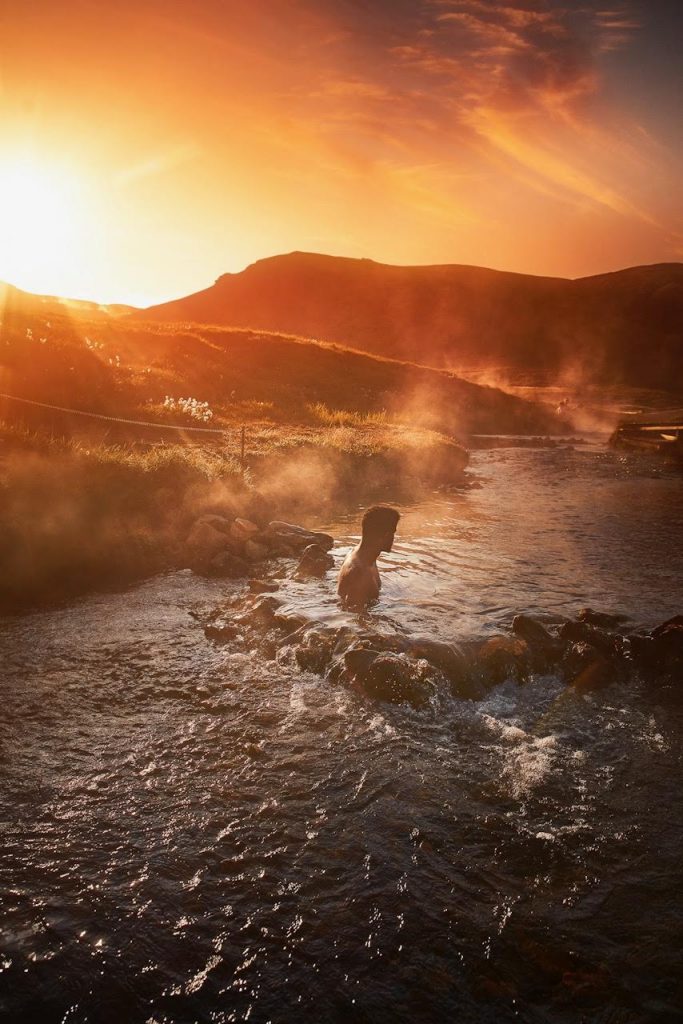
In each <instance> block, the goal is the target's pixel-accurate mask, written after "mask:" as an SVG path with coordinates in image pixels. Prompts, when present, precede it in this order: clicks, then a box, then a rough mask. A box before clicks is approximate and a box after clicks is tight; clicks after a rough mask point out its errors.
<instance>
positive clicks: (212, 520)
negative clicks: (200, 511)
mask: <svg viewBox="0 0 683 1024" xmlns="http://www.w3.org/2000/svg"><path fill="white" fill-rule="evenodd" d="M233 522H234V520H233V519H230V518H229V517H228V516H219V515H212V514H210V513H207V514H206V515H203V516H199V518H198V519H196V520H195V523H194V525H195V526H204V525H206V526H210V527H211V528H212V529H214V530H218V531H219V532H220V533H227V534H229V533H230V528H231V526H232V524H233Z"/></svg>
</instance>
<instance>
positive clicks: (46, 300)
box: [0, 281, 138, 319]
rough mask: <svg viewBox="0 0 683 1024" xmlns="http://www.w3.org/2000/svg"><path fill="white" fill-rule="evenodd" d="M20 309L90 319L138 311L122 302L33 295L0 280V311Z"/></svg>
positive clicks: (25, 311)
mask: <svg viewBox="0 0 683 1024" xmlns="http://www.w3.org/2000/svg"><path fill="white" fill-rule="evenodd" d="M3 309H5V310H7V309H9V310H13V309H16V310H21V311H22V312H23V313H24V314H31V313H35V314H40V313H49V312H53V313H55V314H60V315H64V314H66V315H69V314H73V315H74V316H79V317H80V316H87V317H90V318H92V319H96V318H98V317H104V318H106V317H116V316H125V315H126V314H130V313H135V312H138V310H137V307H136V306H126V305H124V304H123V303H116V302H115V303H110V304H109V305H107V304H104V305H103V304H100V303H98V302H89V301H88V300H87V299H64V298H60V297H59V296H57V295H35V294H34V293H33V292H26V291H23V290H22V289H21V288H15V286H14V285H11V284H6V283H5V282H3V281H0V311H2V310H3Z"/></svg>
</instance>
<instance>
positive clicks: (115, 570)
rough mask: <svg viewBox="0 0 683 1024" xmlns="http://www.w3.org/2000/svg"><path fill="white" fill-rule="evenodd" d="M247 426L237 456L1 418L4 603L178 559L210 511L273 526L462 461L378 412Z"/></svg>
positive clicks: (426, 479)
mask: <svg viewBox="0 0 683 1024" xmlns="http://www.w3.org/2000/svg"><path fill="white" fill-rule="evenodd" d="M248 439H249V440H248V446H247V448H246V451H245V455H244V463H243V464H241V460H240V457H239V455H238V454H237V452H236V451H235V449H234V447H233V448H228V447H223V446H222V447H216V446H202V445H197V444H163V445H147V446H139V445H138V446H135V445H127V446H122V445H106V444H102V443H97V442H94V443H90V444H87V443H84V442H82V441H81V442H78V443H67V442H63V441H53V442H48V441H46V440H45V439H44V438H40V437H37V436H35V435H29V434H22V433H20V432H17V431H14V432H9V431H6V432H5V435H4V438H3V441H2V458H1V461H0V491H1V493H2V499H3V500H2V512H0V560H1V562H2V565H3V573H2V579H1V580H0V610H2V611H4V612H12V611H22V610H25V609H26V608H29V607H33V606H38V605H45V604H50V603H54V602H56V601H60V600H63V599H68V598H70V597H75V596H77V595H79V594H84V593H87V592H88V591H90V590H98V589H107V588H111V587H118V586H124V585H126V584H127V583H130V582H132V581H133V580H135V579H140V578H143V577H145V576H149V575H152V574H153V573H156V572H160V571H162V570H164V569H172V568H183V567H184V566H186V565H187V564H188V557H189V554H188V547H187V538H188V535H189V534H190V531H191V529H192V526H193V524H194V523H195V522H196V521H197V520H198V519H200V518H201V517H202V516H207V515H215V516H229V517H231V518H232V519H235V518H237V517H239V518H243V519H245V520H247V521H249V522H255V524H257V525H258V526H265V525H266V524H267V523H268V522H269V521H270V520H273V519H283V518H291V517H297V518H300V517H304V518H305V517H306V516H309V515H312V514H316V515H321V514H325V513H328V514H329V513H330V511H331V509H332V508H343V507H347V506H354V505H357V504H358V503H359V502H360V501H362V500H366V499H368V500H371V499H372V498H373V496H376V495H380V494H382V493H385V492H386V491H387V490H390V491H391V493H392V494H393V495H394V496H395V497H398V496H403V497H404V498H405V497H407V496H414V495H415V494H416V493H419V490H420V489H421V488H424V487H434V486H444V485H447V486H453V485H455V486H461V485H463V483H464V479H465V478H464V470H465V467H466V465H467V461H468V456H467V452H466V451H465V449H464V448H463V447H462V446H461V445H459V444H457V443H456V442H455V441H454V440H453V439H452V438H449V437H446V436H445V435H443V434H439V433H437V432H434V431H428V430H415V429H409V428H407V427H404V426H401V425H389V424H385V423H383V422H382V421H378V422H373V421H363V420H361V419H357V420H356V421H355V422H354V421H353V420H351V419H347V421H346V422H343V423H341V424H336V423H332V424H329V425H322V426H318V427H315V428H312V427H310V428H306V427H299V428H294V427H289V428H287V427H284V426H281V427H280V428H279V429H275V428H274V427H272V426H267V425H266V426H264V425H261V426H259V425H253V426H252V427H251V428H250V430H249V435H248ZM240 554H241V555H244V552H243V551H242V552H240ZM258 560H259V557H258V554H257V555H256V556H255V557H252V561H254V562H258Z"/></svg>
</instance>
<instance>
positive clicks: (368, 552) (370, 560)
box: [356, 540, 382, 565]
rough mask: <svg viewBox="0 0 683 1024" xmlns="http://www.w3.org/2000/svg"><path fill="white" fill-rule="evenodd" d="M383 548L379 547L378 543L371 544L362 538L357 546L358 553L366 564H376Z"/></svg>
mask: <svg viewBox="0 0 683 1024" xmlns="http://www.w3.org/2000/svg"><path fill="white" fill-rule="evenodd" d="M381 550H382V549H381V548H378V547H377V545H376V544H371V543H370V542H368V541H366V540H362V541H361V542H360V544H359V545H358V547H357V548H356V554H357V555H358V557H359V558H360V560H361V561H362V562H365V563H366V565H374V564H375V562H376V561H377V559H378V558H379V555H380V552H381Z"/></svg>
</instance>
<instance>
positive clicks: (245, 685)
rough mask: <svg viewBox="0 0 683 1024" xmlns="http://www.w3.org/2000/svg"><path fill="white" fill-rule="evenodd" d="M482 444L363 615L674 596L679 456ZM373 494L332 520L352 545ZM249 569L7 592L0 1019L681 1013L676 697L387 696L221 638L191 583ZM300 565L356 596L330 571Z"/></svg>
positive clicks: (1, 649)
mask: <svg viewBox="0 0 683 1024" xmlns="http://www.w3.org/2000/svg"><path fill="white" fill-rule="evenodd" d="M471 465H472V473H473V482H475V483H477V484H481V487H476V486H474V487H470V488H467V489H463V490H460V491H456V492H453V493H441V494H438V495H436V494H431V495H427V496H425V498H424V500H422V501H420V502H416V503H415V504H413V505H411V506H407V507H406V506H404V507H402V509H401V511H402V520H401V523H400V525H399V532H398V535H397V541H396V546H395V549H394V551H393V552H392V553H391V554H390V555H387V556H386V557H385V558H384V560H383V565H382V575H383V581H384V590H383V596H382V601H381V604H380V605H379V607H378V608H377V610H375V611H373V612H372V613H371V614H370V618H371V619H372V622H373V626H375V627H379V628H386V629H387V630H396V629H399V630H404V631H405V632H406V633H410V634H417V633H419V634H420V635H427V636H434V637H439V638H440V639H449V640H452V639H454V640H457V639H460V638H462V639H470V638H474V637H480V636H485V635H489V634H492V633H496V632H498V631H500V630H502V629H505V628H507V627H508V626H509V623H510V620H511V618H512V616H513V615H514V614H516V613H517V612H522V611H524V612H527V613H531V614H539V615H541V616H543V617H549V618H553V617H562V616H569V615H572V614H574V613H575V612H576V611H577V610H578V609H579V608H580V607H581V606H583V605H591V606H593V607H595V608H598V609H600V610H607V611H613V612H621V613H623V614H625V615H628V616H630V622H629V628H630V627H631V626H633V627H635V626H638V625H653V624H655V623H657V622H659V621H661V620H663V619H665V618H667V617H668V616H671V615H673V614H676V613H680V612H681V611H683V544H682V543H681V541H682V540H683V537H682V536H681V534H682V533H683V478H681V476H680V473H678V474H677V473H675V472H673V471H670V470H668V469H667V468H666V467H665V466H663V465H660V464H658V463H654V462H652V461H650V460H645V459H642V458H635V457H632V456H624V455H620V454H617V453H614V452H610V451H606V450H605V449H604V448H603V447H602V445H601V444H598V443H597V442H596V443H590V444H587V445H585V446H576V447H575V448H573V449H571V448H567V449H565V448H555V449H539V450H532V451H530V450H525V449H512V448H510V449H501V450H496V451H491V452H476V453H473V456H472V464H471ZM386 499H387V500H391V499H392V496H391V495H387V496H386ZM358 519H359V514H358V512H354V513H353V514H349V515H345V516H343V517H342V518H340V519H339V520H337V521H335V522H332V523H330V522H324V523H319V524H317V525H320V526H324V527H325V528H326V529H328V530H329V531H330V532H332V533H333V534H334V535H335V537H336V538H338V542H339V543H338V545H337V546H335V549H334V554H335V556H336V557H337V559H338V561H339V560H340V559H341V557H343V555H344V553H345V552H346V550H348V547H349V545H350V544H352V543H353V542H354V539H355V535H356V534H357V531H358ZM238 590H239V585H238V584H234V583H230V582H224V581H220V582H216V581H207V580H202V579H200V578H199V577H195V576H193V575H191V574H190V573H174V574H170V575H167V576H162V577H157V578H156V579H153V580H150V581H148V582H146V583H144V584H142V585H140V586H138V587H135V588H133V589H132V590H130V591H129V592H126V593H119V594H107V595H100V596H95V597H90V598H87V599H84V600H82V601H80V602H79V603H78V604H76V605H74V606H71V607H67V608H63V609H60V610H57V611H49V612H42V613H38V614H34V615H31V616H27V617H24V618H21V619H15V620H13V619H5V620H2V621H1V622H0V657H1V659H2V666H3V671H2V676H1V681H0V698H1V699H2V705H3V710H4V714H3V717H2V721H1V723H0V737H1V738H2V757H3V783H2V803H3V808H4V814H3V851H2V854H1V855H0V887H1V889H2V893H3V900H2V910H1V911H0V915H1V924H2V942H1V949H0V953H1V959H0V1000H1V1001H0V1009H1V1010H2V1011H3V1012H4V1014H5V1015H6V1016H7V1019H9V1020H16V1021H23V1020H26V1021H28V1020H35V1019H40V1020H44V1021H52V1020H54V1021H62V1020H65V1021H68V1022H74V1021H93V1022H94V1021H97V1022H99V1021H106V1022H108V1021H121V1020H126V1021H141V1022H142V1021H154V1022H159V1024H161V1022H164V1021H174V1022H175V1021H242V1020H249V1021H258V1022H265V1021H278V1022H279V1021H292V1022H294V1021H297V1022H298V1021H301V1020H305V1021H316V1022H318V1021H323V1022H324V1021H330V1022H336V1021H342V1020H343V1021H359V1022H360V1021H363V1022H365V1021H373V1022H376V1021H379V1022H384V1021H386V1022H389V1021H392V1022H393V1021H397V1020H399V1021H403V1020H405V1021H409V1020H410V1021H415V1020H423V1021H425V1020H426V1021H442V1020H450V1019H453V1020H462V1021H508V1020H509V1021H513V1020H517V1021H519V1020H522V1021H529V1022H536V1021H538V1022H541V1021H543V1022H546V1021H561V1022H565V1021H566V1022H570V1021H571V1022H573V1021H580V1020H591V1021H592V1020H600V1021H609V1022H610V1024H616V1022H618V1024H636V1022H645V1021H648V1022H649V1021H674V1020H678V1019H680V1015H679V1008H680V1006H681V996H682V995H683V993H682V992H681V988H680V980H679V977H680V949H681V945H682V940H683V906H682V905H681V893H682V892H683V868H682V866H681V861H680V841H681V836H682V832H683V829H682V823H683V814H682V812H683V796H682V795H681V787H680V770H681V753H680V752H681V735H682V731H683V712H682V711H681V708H680V705H678V706H677V705H675V704H674V705H672V704H671V702H669V703H666V704H664V703H661V701H660V699H659V698H657V697H656V696H654V695H652V694H650V693H648V691H647V681H638V680H634V681H632V682H629V683H622V684H617V685H614V686H612V687H609V688H607V689H606V690H604V691H601V692H600V693H596V694H593V695H592V696H590V697H581V696H579V695H578V694H575V693H572V692H569V691H566V690H565V688H564V686H563V684H562V683H561V682H560V681H559V680H558V679H556V678H555V677H553V676H539V677H535V678H533V679H532V680H531V681H530V683H529V684H528V685H526V686H522V687H520V686H518V685H517V684H516V683H513V682H511V681H509V682H506V683H503V684H502V685H500V686H497V687H496V688H494V689H493V690H492V691H491V692H490V693H489V694H488V696H487V697H486V699H485V700H484V701H482V702H479V703H475V702H459V701H456V700H453V699H451V698H446V697H440V698H438V699H436V700H435V701H434V703H432V704H430V705H429V706H428V707H426V708H424V709H422V710H420V711H415V710H412V709H409V708H407V707H403V706H390V705H384V704H376V703H373V702H372V701H369V700H368V699H365V698H361V697H359V696H357V695H356V694H354V693H351V692H349V691H348V690H346V689H344V688H342V687H335V686H332V685H331V684H330V683H328V682H326V681H325V680H323V679H321V678H319V677H317V676H314V675H309V674H307V673H305V672H301V671H300V670H299V669H298V668H297V667H296V666H295V663H294V660H293V659H289V658H288V657H287V653H286V652H284V655H283V656H282V657H280V658H279V659H278V660H277V661H272V662H265V661H261V660H259V659H258V658H256V657H255V656H254V657H252V656H248V655H245V654H244V653H235V652H234V651H232V652H231V650H230V647H229V646H225V647H216V646H213V645H212V644H210V643H209V642H208V641H207V639H206V638H205V636H204V633H203V630H202V628H201V625H200V624H199V622H198V621H197V619H196V618H194V617H193V615H192V614H191V613H193V612H194V613H197V612H201V611H202V610H206V609H210V608H212V607H214V606H215V605H216V604H218V603H220V602H221V600H223V599H225V597H226V596H228V595H230V594H231V593H235V592H237V591H238ZM281 590H282V594H281V595H280V596H283V595H284V597H285V599H286V601H287V603H288V604H290V605H292V606H293V607H296V608H298V609H301V610H303V611H304V612H305V613H306V614H308V615H310V616H311V617H313V618H318V619H322V620H325V621H342V620H345V621H349V622H351V623H353V622H357V621H358V620H357V617H354V616H351V615H347V614H346V613H342V612H340V610H339V609H338V607H337V604H336V600H335V598H334V586H333V574H332V573H330V574H328V578H327V579H326V580H325V581H322V582H318V581H311V582H307V583H297V582H294V581H292V580H287V581H285V582H283V584H282V588H281Z"/></svg>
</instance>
